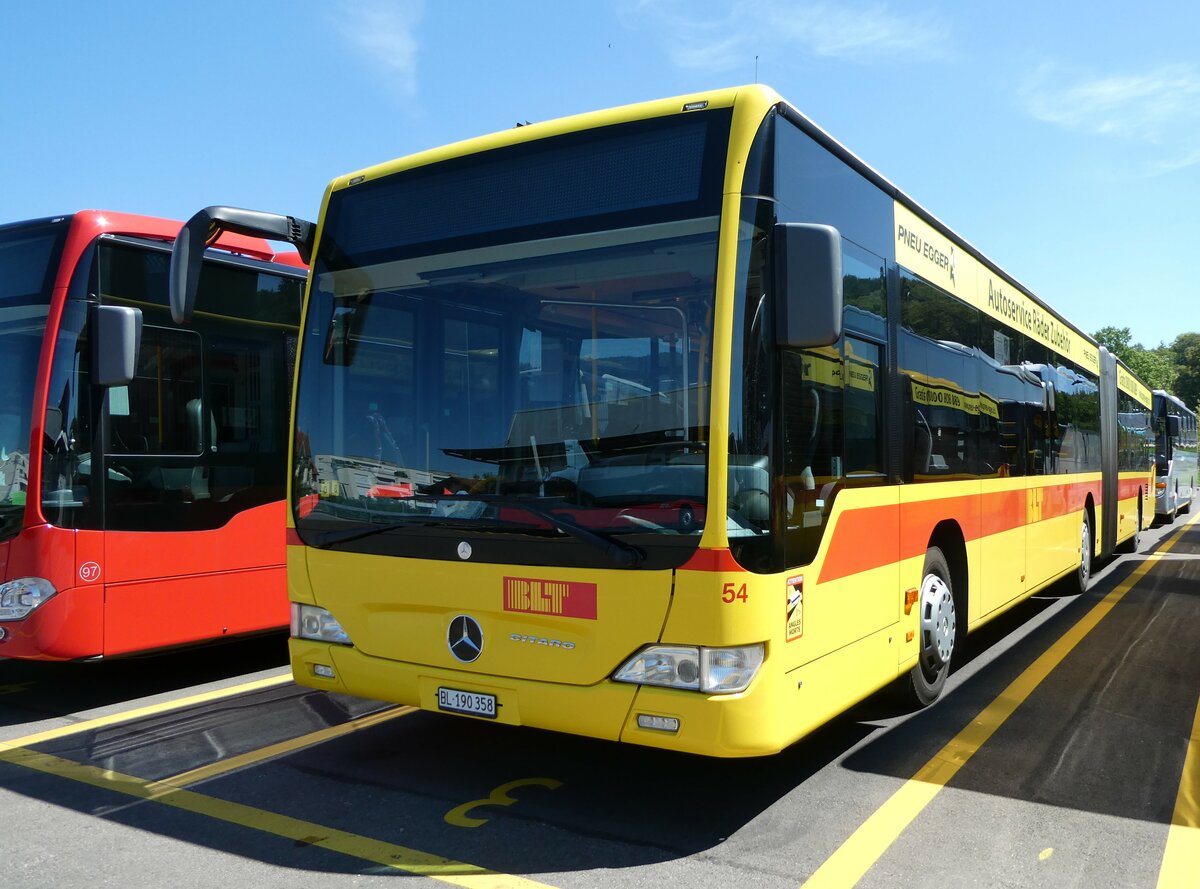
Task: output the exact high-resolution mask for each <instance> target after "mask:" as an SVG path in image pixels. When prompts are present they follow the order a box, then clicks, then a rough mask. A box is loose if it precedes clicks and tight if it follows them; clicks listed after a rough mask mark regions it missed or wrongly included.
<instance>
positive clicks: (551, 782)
mask: <svg viewBox="0 0 1200 889" xmlns="http://www.w3.org/2000/svg"><path fill="white" fill-rule="evenodd" d="M518 787H548V788H550V789H551V790H558V788H560V787H562V782H561V781H559V780H558V779H557V778H519V779H517V780H516V781H509V782H508V783H507V784H501V785H500V786H499V787H497V788H496V789H495V790H493V791H492V792H491V794H489V795H488V797H487V799H474V800H471V801H470V802H469V803H463V804H462V805H461V806H456V807H455V808H453V809H451V810H450V811H449V812H447V813H446V815H445V819H444V820H445V822H446V823H447V824H453V825H454V826H455V827H482V826H483V825H484V824H487V822H488V820H487V819H486V818H474V817H472V816H471V815H470V814H468V813H469V812H471V811H472V810H473V809H477V808H479V807H480V806H511V805H512V804H513V803H515V802H516V801H517V798H516V797H514V796H509V793H510V792H511V791H513V790H516V789H517V788H518Z"/></svg>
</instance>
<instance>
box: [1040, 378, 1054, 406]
mask: <svg viewBox="0 0 1200 889" xmlns="http://www.w3.org/2000/svg"><path fill="white" fill-rule="evenodd" d="M1042 409H1043V410H1045V411H1046V413H1048V414H1052V413H1054V384H1053V383H1051V382H1049V381H1044V382H1043V383H1042Z"/></svg>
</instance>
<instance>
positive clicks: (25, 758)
mask: <svg viewBox="0 0 1200 889" xmlns="http://www.w3.org/2000/svg"><path fill="white" fill-rule="evenodd" d="M0 761H3V762H8V763H12V764H14V765H19V766H23V767H25V768H28V769H34V770H35V771H39V772H44V773H46V774H49V775H55V776H57V777H60V778H67V779H69V780H71V781H78V782H80V783H82V784H87V785H90V786H92V787H98V788H101V789H102V790H110V791H114V792H116V793H121V794H124V795H125V796H131V797H134V798H136V799H141V800H146V801H152V802H156V803H158V804H160V805H164V806H170V807H171V808H174V809H180V810H182V811H185V812H192V813H194V814H196V815H203V816H205V817H208V818H213V819H216V820H218V821H224V822H225V823H227V824H234V825H237V826H239V827H247V828H250V829H251V830H257V831H261V832H263V833H269V834H273V835H274V836H278V837H283V838H284V839H289V840H294V841H296V842H299V843H304V844H305V845H311V846H319V847H320V848H322V849H329V850H330V851H332V852H338V853H340V854H342V855H347V856H349V857H351V858H357V859H360V860H362V861H370V862H373V863H375V864H380V865H383V866H384V867H389V868H394V869H396V870H402V871H405V872H406V873H410V874H416V875H419V876H422V877H430V878H431V879H434V880H441V881H443V882H445V883H451V884H453V885H455V886H465V887H469V889H545V884H544V883H537V882H535V881H533V880H527V879H524V878H523V877H517V876H513V875H510V874H502V873H497V872H496V871H490V870H487V869H486V868H482V867H478V866H476V865H473V864H466V863H464V862H461V861H454V860H453V859H451V858H444V857H442V856H440V855H431V854H429V853H428V852H421V851H419V850H417V849H410V848H407V847H406V846H398V845H396V844H394V843H388V842H385V841H383V840H376V839H372V838H371V837H365V836H360V835H359V834H353V833H349V832H347V831H344V830H338V829H337V828H333V827H327V826H325V825H323V824H316V823H314V822H312V821H304V820H302V819H299V818H292V817H290V816H288V815H280V814H278V813H276V812H268V811H266V810H264V809H256V808H254V807H253V806H247V805H243V804H241V803H235V802H230V801H228V800H223V799H217V798H216V797H212V796H206V795H205V794H202V793H197V792H196V791H194V790H184V789H181V788H179V787H174V786H172V785H170V784H167V783H165V782H162V781H145V780H143V779H141V778H135V777H133V776H132V775H123V774H121V773H119V772H112V771H108V770H105V769H99V768H96V767H95V766H90V765H82V764H80V763H76V762H71V761H70V760H67V759H62V758H60V757H57V756H50V755H49V754H46V753H38V752H37V751H35V750H17V749H12V748H11V747H9V748H6V749H0Z"/></svg>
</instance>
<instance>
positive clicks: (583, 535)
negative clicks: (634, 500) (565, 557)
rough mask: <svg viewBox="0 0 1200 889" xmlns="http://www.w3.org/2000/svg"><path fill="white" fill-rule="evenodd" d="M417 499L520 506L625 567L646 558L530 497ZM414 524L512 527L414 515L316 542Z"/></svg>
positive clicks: (481, 528) (324, 543)
mask: <svg viewBox="0 0 1200 889" xmlns="http://www.w3.org/2000/svg"><path fill="white" fill-rule="evenodd" d="M412 499H413V500H424V501H434V502H438V503H442V502H449V503H462V502H480V503H494V504H497V505H500V506H508V507H512V508H514V509H520V510H523V511H524V512H527V513H529V514H530V515H534V516H537V517H538V518H540V519H543V520H545V521H546V522H548V523H549V524H550V525H551V526H552V527H554V528H556V529H558V530H559V531H562V532H563V533H564V534H567V535H569V536H571V537H574V538H575V539H576V540H581V541H583V542H584V543H587V544H590V545H591V546H593V547H595V548H596V549H598V550H600V552H602V553H604V554H605V555H606V556H607V557H608V558H610V559H612V560H613V561H614V562H616V563H617V564H618V565H619V566H621V567H622V568H635V567H637V566H638V565H639V564H641V562H642V560H643V559H644V558H645V554H644V553H643V552H642V551H641V550H640V549H638V548H637V547H636V546H633V545H631V544H628V543H625V542H624V541H621V540H617V539H616V538H615V537H610V536H608V535H606V534H601V533H600V532H598V531H593V530H591V529H590V528H585V527H583V526H582V525H578V524H576V523H575V522H573V521H571V520H570V519H567V518H565V517H563V516H561V515H555V514H554V513H552V512H550V511H549V510H547V509H543V508H542V507H540V506H537V505H536V504H534V503H531V502H530V501H527V500H518V499H512V498H508V497H497V496H495V495H491V496H489V495H483V496H478V495H477V496H474V497H463V496H461V495H450V496H445V497H441V496H432V495H428V494H424V495H422V494H418V495H416V496H415V497H413V498H412ZM413 525H419V526H421V527H426V528H428V527H450V528H454V527H460V526H461V527H463V528H464V529H467V530H472V531H497V530H512V526H511V525H510V524H508V523H504V522H495V521H491V522H486V523H480V522H479V521H477V520H475V519H462V520H455V519H454V518H453V517H451V516H413V517H412V518H410V519H406V520H405V521H399V522H388V523H386V524H382V525H372V526H370V527H366V528H352V529H346V530H344V531H324V532H317V533H318V534H319V535H320V537H319V539H318V540H317V542H315V543H313V544H312V545H313V546H315V547H317V548H321V549H323V548H325V547H329V546H333V545H334V544H337V543H348V542H349V541H351V540H360V539H362V538H364V537H373V536H374V535H376V534H385V533H387V532H388V531H395V530H399V529H401V528H408V527H411V526H413Z"/></svg>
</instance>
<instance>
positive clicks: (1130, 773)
mask: <svg viewBox="0 0 1200 889" xmlns="http://www.w3.org/2000/svg"><path fill="white" fill-rule="evenodd" d="M1189 534H1190V532H1189ZM1195 539H1196V542H1198V543H1200V537H1197V538H1195ZM1181 543H1183V541H1180V542H1177V543H1176V545H1175V546H1174V547H1173V548H1172V550H1171V552H1172V553H1173V554H1181V553H1183V554H1186V552H1187V549H1188V548H1187V547H1182V546H1181V545H1180V544H1181ZM1148 554H1149V553H1148V552H1143V553H1142V554H1140V555H1138V556H1133V557H1130V558H1127V559H1124V560H1122V561H1121V563H1120V564H1118V565H1116V566H1115V567H1114V570H1112V571H1111V572H1109V573H1108V574H1107V576H1106V577H1105V578H1104V580H1103V582H1101V583H1098V584H1097V585H1096V586H1095V587H1093V588H1092V589H1091V590H1089V591H1088V593H1087V594H1086V595H1084V596H1080V597H1078V598H1077V599H1075V600H1074V601H1070V602H1067V603H1065V604H1064V606H1063V607H1062V608H1061V610H1059V611H1058V612H1057V613H1055V614H1053V616H1051V617H1050V618H1049V619H1048V620H1046V621H1045V622H1044V623H1042V624H1041V625H1039V626H1038V627H1037V628H1036V629H1033V630H1032V631H1031V632H1029V633H1028V634H1027V635H1026V636H1025V637H1024V639H1022V640H1021V641H1020V643H1019V644H1018V645H1013V646H1009V647H1007V648H1006V649H1005V650H1003V651H1001V652H999V653H997V654H996V656H995V657H994V659H990V660H988V663H986V665H984V666H983V667H982V668H981V669H978V670H976V671H974V672H973V674H972V675H970V677H969V678H968V679H967V680H966V681H964V682H963V683H961V684H960V685H959V686H958V687H957V688H955V689H954V690H953V692H952V693H951V694H949V695H947V696H946V697H945V698H944V699H943V700H941V701H939V702H938V703H937V704H935V705H934V706H933V707H932V708H930V709H929V710H926V711H923V712H921V713H918V714H915V715H914V716H912V717H911V718H910V719H907V720H905V721H903V722H902V723H900V724H898V725H896V726H895V727H893V728H892V729H891V730H890V731H889V732H887V733H886V734H885V735H881V736H879V737H877V738H873V739H871V740H870V741H868V742H867V743H866V744H864V745H863V746H862V747H861V748H860V749H859V750H857V751H855V752H853V753H852V754H851V755H850V756H848V757H847V758H846V760H845V761H844V763H843V765H844V766H845V767H846V768H847V769H850V770H853V771H855V772H859V773H864V774H878V775H887V776H891V777H895V778H901V779H908V778H911V777H912V776H913V775H914V774H916V772H917V771H918V770H919V769H920V768H921V767H922V766H923V765H924V764H925V762H927V761H928V759H929V758H930V757H931V756H932V755H933V754H934V753H936V752H937V751H938V750H939V749H941V747H942V746H943V745H944V744H946V743H948V742H949V741H950V740H951V739H952V738H953V737H954V736H955V735H956V734H957V733H958V732H959V731H961V730H962V729H963V728H965V727H966V726H968V725H970V724H971V723H972V722H973V721H975V720H976V718H977V717H978V716H979V714H980V713H981V712H983V710H984V709H985V708H986V707H988V705H989V704H992V703H993V702H994V701H997V700H998V699H999V698H1000V696H1001V695H1013V694H1020V692H1014V691H1010V690H1009V688H1010V685H1011V684H1012V683H1013V681H1014V680H1015V679H1017V677H1018V676H1020V675H1021V674H1022V673H1023V671H1025V670H1026V668H1027V667H1029V666H1030V665H1031V664H1032V663H1033V662H1034V660H1036V658H1037V657H1039V656H1040V655H1042V653H1044V652H1046V651H1048V650H1049V649H1050V648H1051V647H1052V646H1054V644H1055V643H1056V642H1058V640H1059V639H1060V638H1062V637H1063V635H1064V633H1066V632H1067V631H1068V630H1069V629H1070V628H1071V627H1072V626H1074V625H1075V624H1076V622H1078V621H1079V620H1080V619H1081V618H1083V617H1084V616H1085V615H1086V614H1088V612H1089V611H1090V610H1091V609H1092V608H1093V607H1094V606H1096V605H1097V604H1099V603H1100V601H1101V600H1102V599H1104V598H1105V596H1107V595H1108V594H1109V593H1111V592H1112V591H1113V590H1114V589H1115V588H1116V587H1117V586H1118V585H1119V584H1120V582H1121V581H1123V580H1125V579H1126V578H1127V577H1128V576H1129V574H1130V573H1131V572H1132V571H1133V570H1134V569H1135V568H1136V567H1137V566H1138V565H1140V564H1142V563H1143V562H1144V560H1145V557H1146V556H1147V555H1148ZM1197 579H1200V575H1198V573H1197V570H1196V566H1195V564H1194V562H1193V561H1191V560H1183V561H1174V562H1172V561H1170V560H1169V558H1167V559H1163V560H1160V561H1158V562H1157V563H1156V564H1155V566H1154V567H1153V568H1152V569H1151V571H1150V572H1149V573H1147V574H1146V575H1145V576H1143V577H1142V578H1140V579H1139V581H1138V583H1137V584H1136V585H1134V586H1133V588H1132V589H1130V590H1129V591H1128V592H1126V593H1125V595H1124V597H1123V598H1122V599H1121V601H1120V602H1119V603H1117V605H1116V606H1115V607H1113V609H1112V610H1111V611H1110V612H1108V613H1107V614H1106V615H1105V616H1104V617H1103V618H1102V619H1101V620H1100V621H1099V622H1098V623H1096V624H1095V626H1094V627H1093V628H1092V629H1091V630H1090V631H1089V632H1088V633H1087V634H1086V635H1085V636H1083V638H1082V639H1080V640H1079V642H1078V643H1077V644H1076V645H1075V646H1074V647H1073V648H1071V649H1070V650H1069V651H1068V652H1067V653H1066V654H1065V656H1064V657H1063V658H1062V660H1061V661H1060V662H1058V663H1057V664H1056V665H1054V667H1053V669H1052V670H1051V671H1050V672H1049V673H1048V674H1047V675H1046V676H1045V678H1044V679H1043V680H1042V681H1041V682H1040V683H1039V684H1038V685H1037V686H1036V688H1034V689H1033V691H1032V692H1031V693H1030V694H1029V696H1028V697H1027V698H1024V699H1022V700H1020V702H1019V706H1018V707H1017V709H1016V710H1015V711H1014V712H1013V713H1012V714H1011V715H1010V716H1009V717H1008V718H1007V719H1006V720H1005V721H1004V723H1003V724H1002V725H1001V726H1000V727H999V728H998V729H997V730H996V731H995V733H994V734H993V735H992V736H991V737H990V738H989V739H988V741H987V742H986V743H985V744H984V745H983V746H982V747H980V748H979V749H978V750H977V751H975V752H974V755H973V756H972V758H971V759H970V761H969V762H968V763H967V764H966V765H965V766H964V767H963V768H962V769H961V770H960V771H959V772H958V773H957V774H955V775H954V777H953V778H952V779H951V782H950V783H951V786H953V787H954V788H956V789H958V790H969V791H974V792H976V793H981V794H986V795H990V796H999V797H1005V798H1009V799H1013V800H1017V801H1021V802H1030V803H1037V804H1041V805H1049V806H1057V807H1061V808H1066V809H1072V810H1076V811H1082V812H1089V813H1095V814H1100V815H1109V816H1114V817H1117V818H1124V819H1131V820H1139V821H1145V822H1151V823H1157V824H1169V823H1170V822H1171V817H1172V811H1173V807H1174V801H1175V794H1176V791H1177V789H1178V784H1179V780H1180V775H1181V774H1182V770H1183V760H1184V756H1185V754H1186V751H1187V746H1188V743H1187V739H1188V737H1189V733H1190V729H1191V725H1192V721H1193V718H1194V715H1195V712H1196V696H1197V693H1200V660H1198V659H1197V658H1196V657H1195V639H1196V638H1198V637H1200V596H1197V585H1196V584H1197ZM1047 601H1049V602H1051V604H1052V600H1047ZM1038 607H1039V603H1038V602H1037V601H1036V600H1030V602H1029V603H1027V605H1023V606H1021V608H1020V609H1014V612H1013V614H1012V617H1011V619H1010V622H1015V623H1017V624H1020V622H1021V618H1022V616H1025V617H1026V619H1029V615H1030V612H1031V611H1032V610H1033V609H1036V608H1038ZM1002 620H1003V618H1001V619H998V620H997V621H996V626H995V627H994V628H993V627H991V626H989V627H987V628H985V629H984V630H982V631H981V632H980V633H979V634H977V637H972V640H971V641H972V642H973V643H974V653H973V658H974V657H981V656H983V655H985V654H988V653H989V652H988V649H989V647H1000V646H998V643H999V642H1002V641H1004V642H1006V641H1007V640H1008V637H1007V636H1006V634H1005V626H1004V625H1003V624H1001V621H1002ZM973 658H971V659H973ZM964 667H965V665H964ZM964 672H965V669H964ZM1131 750H1136V751H1138V753H1137V756H1130V751H1131Z"/></svg>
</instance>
